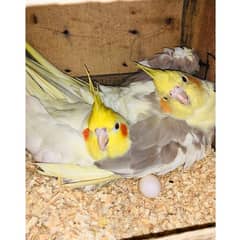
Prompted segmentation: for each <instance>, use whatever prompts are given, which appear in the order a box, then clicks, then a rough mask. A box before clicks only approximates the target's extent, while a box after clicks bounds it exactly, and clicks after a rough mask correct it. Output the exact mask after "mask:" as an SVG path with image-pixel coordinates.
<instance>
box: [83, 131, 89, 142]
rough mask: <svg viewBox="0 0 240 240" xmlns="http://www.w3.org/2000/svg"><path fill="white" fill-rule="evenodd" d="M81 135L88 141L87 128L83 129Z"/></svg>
mask: <svg viewBox="0 0 240 240" xmlns="http://www.w3.org/2000/svg"><path fill="white" fill-rule="evenodd" d="M82 134H83V137H84V139H85V141H86V140H88V137H89V134H90V130H89V128H85V129H84V130H83V131H82Z"/></svg>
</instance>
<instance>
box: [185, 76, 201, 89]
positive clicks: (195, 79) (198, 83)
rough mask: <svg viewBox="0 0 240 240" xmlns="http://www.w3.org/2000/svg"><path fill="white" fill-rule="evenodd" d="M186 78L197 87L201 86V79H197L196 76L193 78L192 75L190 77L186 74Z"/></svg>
mask: <svg viewBox="0 0 240 240" xmlns="http://www.w3.org/2000/svg"><path fill="white" fill-rule="evenodd" d="M188 79H189V80H190V81H191V82H192V83H195V84H196V85H197V86H198V87H199V88H201V87H202V85H201V81H200V80H198V79H197V78H194V77H192V76H188Z"/></svg>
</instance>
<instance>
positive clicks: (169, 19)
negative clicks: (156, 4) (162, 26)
mask: <svg viewBox="0 0 240 240" xmlns="http://www.w3.org/2000/svg"><path fill="white" fill-rule="evenodd" d="M165 23H166V24H167V25H170V24H172V23H173V18H171V17H168V18H166V19H165Z"/></svg>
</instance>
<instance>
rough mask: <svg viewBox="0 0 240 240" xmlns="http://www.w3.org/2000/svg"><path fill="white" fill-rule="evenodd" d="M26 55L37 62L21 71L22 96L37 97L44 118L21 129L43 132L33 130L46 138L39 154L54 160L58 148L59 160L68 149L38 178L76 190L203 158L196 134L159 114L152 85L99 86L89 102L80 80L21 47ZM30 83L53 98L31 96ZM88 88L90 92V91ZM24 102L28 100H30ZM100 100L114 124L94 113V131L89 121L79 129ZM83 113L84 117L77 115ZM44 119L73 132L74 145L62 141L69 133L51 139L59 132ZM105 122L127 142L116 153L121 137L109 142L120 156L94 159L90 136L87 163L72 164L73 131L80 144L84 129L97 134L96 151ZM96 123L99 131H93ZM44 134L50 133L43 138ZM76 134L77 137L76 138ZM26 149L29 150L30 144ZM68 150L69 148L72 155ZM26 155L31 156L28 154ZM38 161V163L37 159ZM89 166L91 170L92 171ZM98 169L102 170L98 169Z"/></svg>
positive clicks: (201, 142)
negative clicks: (63, 182)
mask: <svg viewBox="0 0 240 240" xmlns="http://www.w3.org/2000/svg"><path fill="white" fill-rule="evenodd" d="M27 50H28V52H29V53H30V54H31V55H32V57H33V58H35V59H36V60H37V61H38V63H37V62H35V61H33V60H30V59H28V60H27V66H28V68H27V71H28V72H29V71H30V73H29V74H28V75H27V77H28V79H27V89H28V93H29V94H30V95H35V96H36V97H37V98H38V99H36V98H35V99H34V101H35V100H36V101H37V102H38V104H41V105H42V107H43V110H42V112H44V114H45V115H46V116H45V115H44V117H45V118H46V121H43V122H41V120H38V119H37V120H36V122H37V124H35V125H34V126H31V123H30V121H28V122H27V128H28V124H29V126H31V127H32V129H33V133H35V131H37V130H36V129H38V124H39V123H42V127H44V126H45V129H43V130H42V131H41V128H39V129H40V131H38V134H40V135H41V136H47V139H48V143H47V144H46V145H45V146H44V147H43V148H42V149H40V151H42V152H45V150H46V149H49V148H51V149H52V148H55V151H54V152H55V154H56V155H57V154H58V148H59V146H60V148H59V152H60V153H61V152H62V153H61V154H59V155H60V156H62V155H63V152H64V151H65V149H67V146H68V147H69V148H68V151H67V152H68V153H69V155H67V156H66V158H65V159H66V161H64V163H65V164H59V163H62V162H61V161H59V162H57V163H56V164H50V163H40V164H38V165H39V166H40V168H41V169H42V173H43V174H46V175H50V176H57V177H62V178H65V179H67V181H69V182H70V183H72V182H78V181H80V184H77V186H79V185H87V184H91V183H93V184H95V183H99V182H101V180H104V179H105V180H106V179H108V180H109V179H112V178H113V177H114V176H115V177H116V175H114V174H113V172H114V173H116V174H118V175H122V176H127V177H133V176H142V175H144V174H147V173H158V174H163V173H166V172H168V171H171V170H173V169H175V168H176V167H178V166H180V165H182V164H185V166H190V165H191V164H192V163H193V162H194V161H196V160H199V159H201V158H202V157H204V154H205V150H206V141H205V136H204V135H203V134H202V132H201V131H199V130H198V129H195V128H192V127H189V126H188V125H187V123H186V122H184V121H181V120H177V119H174V118H171V117H167V116H166V115H165V114H163V113H162V112H161V111H160V106H159V96H158V94H157V93H156V92H155V86H154V84H153V83H152V81H141V82H134V83H131V84H129V85H128V86H127V87H106V86H99V88H100V91H99V92H97V95H96V96H97V97H95V99H94V97H92V96H91V91H89V87H86V83H84V82H83V81H82V80H81V79H77V80H76V79H74V78H71V77H69V76H67V75H65V74H63V73H62V72H60V71H58V70H57V69H56V68H55V67H54V66H52V65H51V64H50V63H48V62H47V61H46V60H45V59H44V58H43V57H41V56H40V55H39V54H38V53H37V52H36V51H35V50H34V49H32V48H31V47H30V46H29V45H27ZM31 71H32V72H34V73H32V72H31ZM37 76H38V77H37ZM39 76H40V77H39ZM36 84H37V86H38V88H37V89H44V93H46V94H48V95H50V96H52V95H53V98H54V99H51V101H48V100H45V98H43V97H42V96H41V95H40V96H39V95H38V93H39V90H37V91H36V89H35V87H36V86H35V85H36ZM39 86H40V88H39ZM52 88H54V90H52ZM90 88H91V89H92V88H93V87H90ZM92 91H93V90H92ZM55 94H56V96H55ZM30 98H34V97H32V96H30ZM61 98H63V99H64V101H62V99H61ZM101 98H102V101H103V103H104V105H106V106H107V107H108V109H109V108H111V109H113V110H114V111H115V112H114V114H117V113H118V116H119V120H118V121H117V122H116V121H115V120H114V121H112V120H108V116H107V114H104V116H105V117H106V118H105V117H104V118H102V116H101V117H100V112H99V114H98V117H94V119H95V120H96V121H95V122H94V121H93V122H94V124H93V125H94V127H91V123H92V122H91V121H89V120H88V121H85V122H87V123H88V127H87V126H86V124H85V125H84V126H83V125H82V124H79V122H81V121H82V119H85V120H86V119H87V118H89V116H90V117H91V116H94V114H90V111H91V106H90V104H91V103H93V102H94V105H93V109H94V108H95V102H96V101H99V100H100V99H101ZM66 99H67V101H66ZM102 105H103V104H102ZM40 108H41V107H40V106H39V107H37V111H38V110H39V109H40ZM84 109H85V110H84ZM44 110H45V111H44ZM83 110H84V111H85V114H82V111H83ZM109 110H110V109H109ZM27 111H30V113H28V112H27V115H29V116H30V117H31V114H32V113H31V112H33V113H34V109H32V108H31V104H30V107H29V108H28V106H27ZM67 114H68V115H67ZM114 114H113V115H114ZM33 115H34V114H33ZM66 115H67V116H68V117H66ZM121 116H122V117H121ZM34 117H35V118H38V116H37V115H34ZM45 118H44V119H45ZM48 118H51V119H52V121H53V122H54V124H55V125H56V126H57V127H58V125H62V124H63V125H64V127H65V128H70V129H71V130H73V131H74V130H76V129H77V131H76V132H75V133H76V134H74V136H75V138H76V140H74V138H72V139H73V141H72V142H71V141H67V140H68V137H69V138H71V137H70V134H71V132H70V131H68V132H67V134H69V136H67V135H66V136H65V135H62V137H61V134H58V132H57V133H56V137H54V136H55V135H54V132H55V131H59V133H60V130H59V129H58V128H55V129H54V128H53V129H48V126H49V125H48ZM124 119H126V120H125V121H126V122H124ZM30 120H31V118H30ZM79 120H81V121H79ZM105 121H107V122H108V121H109V122H110V123H111V130H112V131H113V134H114V131H119V130H120V131H121V132H122V135H123V136H124V135H126V134H127V137H128V139H127V140H128V141H127V144H125V145H126V146H125V145H124V146H123V148H122V146H121V141H120V140H121V138H118V139H115V138H114V137H113V138H112V142H114V143H115V145H114V146H113V145H112V148H113V149H115V150H114V152H118V151H121V152H120V153H118V154H117V155H116V154H115V155H114V156H113V155H111V154H110V151H109V154H108V155H106V154H103V155H102V154H100V157H99V154H96V155H95V153H94V151H95V147H99V149H100V153H101V144H100V145H99V144H98V146H97V144H96V137H95V138H94V139H95V140H94V141H93V144H92V148H90V147H86V148H85V149H84V150H83V152H84V153H86V154H89V155H90V156H91V157H89V156H88V157H89V159H90V160H88V157H87V158H86V159H85V158H84V156H83V158H81V160H79V159H80V157H78V158H77V159H78V161H76V160H74V161H73V159H75V156H79V154H80V153H79V152H80V151H81V150H82V147H83V145H81V144H80V143H81V142H80V141H79V140H77V139H78V138H79V136H81V134H79V132H80V133H83V137H81V141H82V142H83V141H84V139H85V140H86V139H87V138H88V137H89V136H90V135H89V130H91V129H95V131H92V134H94V133H96V129H101V130H100V132H101V134H102V135H101V136H102V137H101V141H102V147H103V148H104V147H105V144H106V143H108V145H109V144H110V138H109V140H106V139H105V133H106V131H105V130H104V128H107V129H109V127H102V125H103V124H104V122H105ZM100 123H101V128H100V126H99V124H100ZM122 123H124V125H123V124H122ZM128 124H129V125H128ZM125 126H126V127H125ZM50 127H51V125H50ZM90 128H91V129H90ZM88 129H89V130H88ZM79 130H83V131H79ZM97 131H98V130H97ZM48 133H50V134H49V135H48ZM29 134H30V135H31V134H32V133H28V132H27V137H28V135H29ZM44 134H45V135H44ZM33 135H34V134H33ZM77 135H79V136H78V137H77ZM50 136H51V138H50ZM125 137H126V136H125ZM129 138H130V139H129ZM115 140H116V141H115ZM108 141H109V142H108ZM65 144H66V145H67V146H65ZM71 144H72V146H71ZM29 145H31V141H30V143H29ZM71 147H74V149H72V151H71ZM121 149H122V150H121ZM29 150H30V149H29ZM30 151H31V152H32V151H33V150H30ZM38 151H39V150H38ZM37 154H38V152H36V153H35V156H37ZM50 155H51V154H50ZM51 157H52V156H50V159H51ZM53 157H54V156H53ZM47 158H48V156H47V157H46V160H45V159H44V161H45V162H46V161H48V160H47ZM101 159H102V160H101ZM38 161H41V160H39V159H38ZM48 162H49V161H48ZM51 162H55V161H51ZM69 163H70V164H69ZM86 163H87V164H86ZM109 163H110V164H109ZM93 164H95V165H97V167H95V166H94V165H93ZM100 168H103V170H102V169H100ZM98 170H99V171H98ZM101 171H103V172H101ZM95 176H96V177H95Z"/></svg>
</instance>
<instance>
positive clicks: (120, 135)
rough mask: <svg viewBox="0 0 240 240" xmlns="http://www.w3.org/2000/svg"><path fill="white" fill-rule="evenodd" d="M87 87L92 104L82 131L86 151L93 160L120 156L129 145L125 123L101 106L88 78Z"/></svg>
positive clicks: (100, 101)
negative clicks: (86, 125) (86, 123)
mask: <svg viewBox="0 0 240 240" xmlns="http://www.w3.org/2000/svg"><path fill="white" fill-rule="evenodd" d="M88 76H89V73H88ZM89 87H90V92H91V93H92V96H93V99H94V103H93V105H92V110H91V113H90V115H89V118H88V127H87V128H86V129H84V131H83V136H84V139H85V142H86V145H87V148H88V151H89V153H90V155H91V156H92V157H93V158H94V159H95V160H101V159H104V158H107V157H108V158H115V157H119V156H122V155H124V154H125V153H126V152H127V151H128V149H129V148H130V145H131V140H130V136H129V129H128V124H127V121H126V120H125V119H124V118H123V117H122V116H121V115H120V114H118V113H116V112H114V111H113V110H112V109H111V108H108V107H106V106H105V105H104V104H103V102H102V100H101V97H100V94H99V92H98V90H95V89H94V86H93V84H92V81H91V79H90V76H89Z"/></svg>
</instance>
